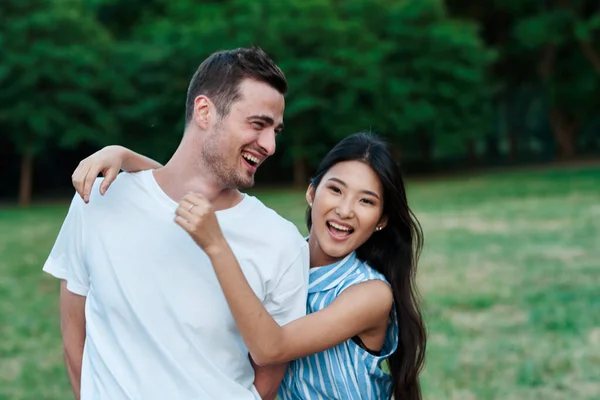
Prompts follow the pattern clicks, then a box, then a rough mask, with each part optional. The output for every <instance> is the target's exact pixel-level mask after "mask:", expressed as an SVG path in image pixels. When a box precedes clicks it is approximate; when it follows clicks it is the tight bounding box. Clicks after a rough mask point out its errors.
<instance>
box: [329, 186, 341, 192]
mask: <svg viewBox="0 0 600 400" xmlns="http://www.w3.org/2000/svg"><path fill="white" fill-rule="evenodd" d="M329 190H331V191H332V192H333V193H341V192H342V191H341V190H340V189H339V188H336V187H335V186H329Z"/></svg>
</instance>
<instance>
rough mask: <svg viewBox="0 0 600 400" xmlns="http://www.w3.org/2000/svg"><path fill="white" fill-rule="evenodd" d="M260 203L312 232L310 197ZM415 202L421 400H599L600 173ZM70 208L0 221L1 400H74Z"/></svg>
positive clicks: (485, 185) (477, 182) (489, 181)
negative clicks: (419, 241) (307, 209)
mask: <svg viewBox="0 0 600 400" xmlns="http://www.w3.org/2000/svg"><path fill="white" fill-rule="evenodd" d="M257 195H258V196H260V198H261V199H263V201H264V202H265V203H266V204H268V205H270V206H271V207H273V208H275V209H276V210H277V211H279V212H280V213H281V214H282V215H283V216H284V217H286V218H288V219H290V220H292V221H293V222H295V223H297V224H298V225H299V226H302V220H303V214H304V205H305V204H304V195H303V193H301V192H294V191H269V192H262V193H258V194H257ZM409 200H410V202H411V203H412V205H413V207H414V210H415V212H416V214H417V217H418V218H419V220H420V221H421V224H422V226H423V229H424V231H425V239H426V246H425V249H424V252H423V256H422V258H421V262H420V271H419V283H420V287H421V292H422V295H423V298H424V310H425V314H426V320H427V325H428V330H429V335H430V336H429V346H428V356H427V365H426V368H425V371H424V374H423V386H424V395H425V396H424V397H425V399H428V400H430V399H431V400H434V399H439V400H449V399H460V400H471V399H519V400H521V399H527V400H530V399H531V400H535V399H540V400H541V399H544V400H552V399H556V400H559V399H560V400H563V399H569V400H580V399H581V400H584V399H598V398H600V169H597V168H596V169H594V168H588V169H580V170H548V171H545V172H528V173H523V172H520V173H494V174H486V175H478V176H473V177H469V178H454V179H446V180H443V181H428V182H412V183H411V184H410V185H409ZM66 208H67V204H66V203H65V204H60V205H52V206H36V207H32V208H31V209H27V210H19V209H15V208H4V209H0V339H1V340H0V399H10V400H30V399H47V400H50V399H68V398H70V389H69V385H68V381H67V376H66V373H65V371H64V367H63V363H62V355H61V344H60V333H59V324H58V296H57V294H58V283H57V282H56V281H55V280H54V279H52V278H50V277H48V276H45V274H43V273H42V272H41V266H42V264H43V262H44V260H45V258H46V256H47V255H48V253H49V251H50V248H51V246H52V243H53V242H54V240H55V238H56V234H57V232H58V230H59V228H60V224H61V222H62V219H63V218H64V216H65V213H66ZM302 232H303V233H304V232H305V229H304V228H303V226H302Z"/></svg>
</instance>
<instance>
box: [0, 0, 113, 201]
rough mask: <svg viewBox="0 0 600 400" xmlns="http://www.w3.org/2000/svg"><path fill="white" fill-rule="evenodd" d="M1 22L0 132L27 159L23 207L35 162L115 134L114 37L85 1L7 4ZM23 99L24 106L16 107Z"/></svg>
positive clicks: (23, 169) (37, 0)
mask: <svg viewBox="0 0 600 400" xmlns="http://www.w3.org/2000/svg"><path fill="white" fill-rule="evenodd" d="M2 11H3V15H2V17H3V18H2V19H1V22H0V45H1V46H2V48H1V50H0V87H2V91H1V92H0V110H1V111H0V127H1V129H2V130H3V131H4V132H5V134H7V135H8V137H9V138H10V140H11V142H12V143H13V145H14V146H15V148H16V149H17V151H18V153H19V154H20V155H21V159H22V161H21V179H20V189H19V204H20V205H22V206H25V205H28V204H29V203H30V200H31V182H32V176H33V165H34V159H35V157H36V155H37V154H39V153H40V152H41V151H43V149H44V145H45V143H48V141H55V142H58V144H59V145H60V146H74V145H76V144H77V143H81V142H86V141H88V142H95V141H99V140H101V139H100V138H103V137H105V136H103V135H106V134H107V133H110V132H115V131H116V129H115V128H116V125H115V120H114V118H113V117H112V115H111V113H110V112H108V111H107V110H108V107H107V104H108V103H109V102H110V98H109V93H108V92H107V90H106V88H107V87H109V85H110V84H111V83H112V84H114V81H113V80H112V79H111V78H113V77H112V76H111V74H110V72H109V70H108V69H107V68H106V64H105V61H104V60H105V59H106V56H107V51H108V49H109V46H110V38H109V37H108V36H107V35H106V34H105V32H104V31H103V30H102V28H101V27H100V26H99V25H98V24H97V23H96V21H95V20H94V17H93V15H92V14H90V13H88V12H87V11H86V9H85V2H84V1H83V0H81V1H77V0H71V1H61V2H56V1H44V0H35V1H28V2H22V1H20V0H7V1H5V2H3V5H2ZM16 99H18V100H16Z"/></svg>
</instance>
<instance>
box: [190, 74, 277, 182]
mask: <svg viewBox="0 0 600 400" xmlns="http://www.w3.org/2000/svg"><path fill="white" fill-rule="evenodd" d="M239 92H240V95H241V96H240V98H239V99H238V100H236V101H235V102H233V103H232V104H231V106H230V110H229V113H228V114H227V115H226V116H224V117H223V118H218V117H217V118H216V122H215V123H214V125H213V129H211V130H210V131H209V132H207V137H206V140H205V141H204V145H203V146H202V150H201V152H202V159H203V160H204V162H205V164H206V165H204V166H203V167H204V168H208V169H210V171H211V172H212V173H213V174H214V176H215V177H216V178H217V179H219V180H220V181H221V182H220V183H221V184H223V186H225V187H227V188H240V189H246V188H249V187H252V186H253V185H254V173H255V172H256V170H257V168H258V167H259V166H260V165H261V164H262V163H263V161H265V160H266V159H267V157H269V156H271V155H272V154H273V153H275V136H276V135H277V134H278V133H279V132H280V131H281V130H282V129H283V111H284V108H285V102H284V98H283V95H282V94H281V93H279V92H278V91H277V90H276V89H274V88H272V87H271V86H269V85H268V84H266V83H263V82H258V81H256V80H253V79H245V80H244V81H242V82H241V83H240V86H239Z"/></svg>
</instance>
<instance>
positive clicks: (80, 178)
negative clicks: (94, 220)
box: [71, 146, 129, 203]
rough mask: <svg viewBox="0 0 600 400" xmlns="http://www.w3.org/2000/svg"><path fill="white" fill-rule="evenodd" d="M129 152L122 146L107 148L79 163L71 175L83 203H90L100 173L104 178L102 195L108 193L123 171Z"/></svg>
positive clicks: (101, 189)
mask: <svg viewBox="0 0 600 400" xmlns="http://www.w3.org/2000/svg"><path fill="white" fill-rule="evenodd" d="M127 152H129V150H128V149H126V148H125V147H122V146H106V147H104V148H102V149H100V150H98V151H97V152H95V153H94V154H92V155H91V156H89V157H88V158H86V159H84V160H82V161H81V162H80V163H79V165H78V166H77V168H76V169H75V171H74V172H73V175H71V181H72V182H73V186H74V187H75V190H76V191H77V193H79V195H80V196H81V198H82V199H83V201H85V202H86V203H88V202H89V200H90V193H91V191H92V187H93V186H94V182H95V181H96V178H97V177H98V174H100V173H101V174H102V176H103V177H104V179H103V180H102V183H101V184H100V194H101V195H104V193H106V190H107V189H108V187H109V186H110V184H111V183H112V182H113V181H114V180H115V179H116V177H117V175H118V174H119V172H120V171H121V165H122V164H123V162H124V160H125V158H126V156H127Z"/></svg>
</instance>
